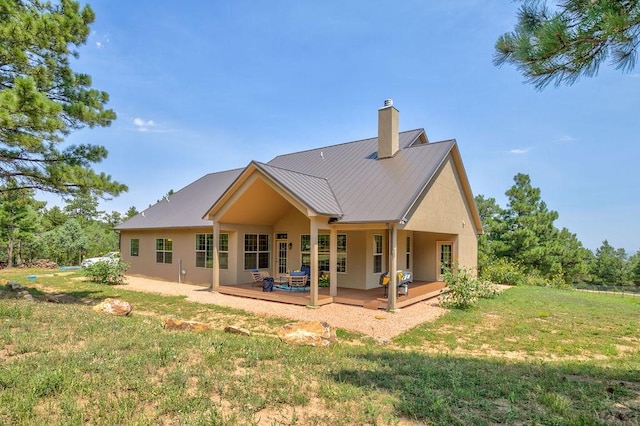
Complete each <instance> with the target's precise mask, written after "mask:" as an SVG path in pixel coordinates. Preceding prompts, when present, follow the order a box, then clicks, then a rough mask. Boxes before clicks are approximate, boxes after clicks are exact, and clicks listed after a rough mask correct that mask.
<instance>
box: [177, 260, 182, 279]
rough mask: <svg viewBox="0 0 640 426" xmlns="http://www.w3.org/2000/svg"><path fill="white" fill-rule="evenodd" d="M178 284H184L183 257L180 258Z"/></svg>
mask: <svg viewBox="0 0 640 426" xmlns="http://www.w3.org/2000/svg"><path fill="white" fill-rule="evenodd" d="M178 284H182V259H178Z"/></svg>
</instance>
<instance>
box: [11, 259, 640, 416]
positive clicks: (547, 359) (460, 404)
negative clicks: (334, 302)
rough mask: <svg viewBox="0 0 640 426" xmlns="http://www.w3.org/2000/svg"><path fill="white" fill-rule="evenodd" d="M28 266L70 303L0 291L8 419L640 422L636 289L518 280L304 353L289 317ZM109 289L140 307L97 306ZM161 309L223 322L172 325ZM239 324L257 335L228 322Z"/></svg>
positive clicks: (37, 286) (34, 287)
mask: <svg viewBox="0 0 640 426" xmlns="http://www.w3.org/2000/svg"><path fill="white" fill-rule="evenodd" d="M33 272H34V271H12V272H11V274H13V275H12V276H11V277H12V279H13V280H15V281H18V282H20V283H21V284H23V285H25V286H27V287H29V290H30V292H31V293H32V294H34V296H36V299H37V296H38V293H40V292H43V291H45V290H46V291H49V292H52V291H56V292H63V291H64V292H65V293H70V294H74V295H75V296H76V297H77V299H75V300H77V303H65V304H52V303H44V302H38V301H36V302H29V301H25V300H23V299H20V298H16V297H15V295H14V294H13V293H10V292H8V291H4V292H0V424H25V425H26V424H44V423H48V424H65V425H67V424H71V425H74V424H78V425H79V424H97V425H101V424H104V425H107V424H109V425H111V424H139V425H155V424H185V425H210V424H213V425H215V424H220V425H229V424H231V425H234V424H238V425H245V424H318V425H323V424H328V423H331V424H336V425H350V424H407V423H414V422H415V423H428V424H454V425H455V424H498V423H502V424H557V425H575V424H583V425H592V424H603V425H604V424H607V425H608V424H629V425H631V424H637V423H638V422H639V421H640V411H639V410H640V384H639V382H640V373H639V371H640V355H639V353H640V338H639V336H638V325H639V323H640V298H631V297H620V296H611V295H597V294H596V295H594V294H590V293H581V292H574V291H561V290H553V289H544V288H537V287H521V288H514V289H511V290H509V291H507V292H505V293H504V294H502V295H501V296H499V297H497V298H495V299H491V300H482V301H481V302H480V303H479V304H478V306H477V307H476V308H473V309H471V310H469V311H464V312H462V311H452V312H450V313H449V314H447V315H445V316H444V317H441V318H440V319H439V320H438V321H437V322H435V323H431V324H424V325H422V326H420V327H417V328H416V329H414V330H411V331H409V332H407V333H405V334H404V335H402V336H399V337H398V338H396V339H394V341H393V342H392V344H391V345H388V346H382V345H377V344H375V343H374V342H373V341H372V340H371V339H364V338H362V339H361V338H360V337H361V336H358V335H353V334H351V333H348V332H343V331H341V332H340V335H341V340H340V343H339V344H337V345H334V346H331V347H325V348H308V347H293V346H288V345H285V344H283V343H281V342H280V341H279V340H278V339H277V338H275V330H277V327H278V326H279V325H280V324H281V323H284V322H285V321H284V320H276V319H267V318H265V317H261V316H256V315H252V314H249V313H246V312H242V311H238V310H231V309H227V308H222V307H217V306H213V305H206V306H205V305H199V304H194V303H189V302H187V301H185V300H184V299H183V298H178V297H164V296H157V295H151V294H142V293H136V292H127V291H124V290H123V289H121V288H118V287H117V286H116V287H112V286H97V285H93V284H90V283H85V282H78V281H74V280H72V278H73V277H74V275H68V276H57V277H46V278H45V277H41V276H43V275H45V274H46V273H45V272H42V271H39V273H36V275H38V279H37V280H36V281H35V283H34V282H31V281H27V280H26V279H25V278H24V277H26V275H29V274H31V273H33ZM3 277H8V275H7V272H6V271H2V274H1V275H0V278H3ZM114 296H117V297H121V298H123V299H125V300H127V301H130V302H131V303H133V304H134V305H135V306H136V308H135V310H134V312H133V314H132V316H130V317H111V316H107V315H102V314H97V313H95V312H93V311H92V310H91V308H90V305H91V303H92V302H93V303H95V302H97V301H98V300H101V299H103V298H104V297H114ZM166 313H173V314H176V315H178V316H179V317H181V318H184V319H196V320H201V321H206V322H212V323H214V324H220V325H221V326H220V327H216V329H215V330H213V331H210V332H206V333H197V334H194V333H189V332H168V331H165V330H164V329H163V328H162V326H161V323H160V319H159V317H160V316H161V315H163V314H166ZM237 322H241V323H242V324H243V325H244V326H247V327H249V328H250V329H251V330H252V331H259V333H258V334H254V335H253V336H251V337H244V336H237V335H232V334H227V333H224V332H222V331H221V330H222V328H223V327H222V324H228V323H237ZM264 324H268V327H266V326H265V325H264Z"/></svg>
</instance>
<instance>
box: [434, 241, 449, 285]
mask: <svg viewBox="0 0 640 426" xmlns="http://www.w3.org/2000/svg"><path fill="white" fill-rule="evenodd" d="M437 244H438V247H437V249H436V253H437V256H438V258H437V259H436V261H437V265H436V270H437V271H438V273H437V277H436V280H438V281H442V275H443V274H444V272H445V271H446V270H447V269H451V267H452V266H453V242H451V241H438V243H437Z"/></svg>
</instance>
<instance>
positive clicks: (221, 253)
mask: <svg viewBox="0 0 640 426" xmlns="http://www.w3.org/2000/svg"><path fill="white" fill-rule="evenodd" d="M218 262H219V264H220V269H228V268H229V235H228V234H220V236H219V238H218ZM196 267H198V268H213V234H196Z"/></svg>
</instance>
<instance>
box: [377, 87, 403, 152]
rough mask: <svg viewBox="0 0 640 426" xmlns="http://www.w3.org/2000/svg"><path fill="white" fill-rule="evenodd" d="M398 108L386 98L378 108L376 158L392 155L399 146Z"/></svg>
mask: <svg viewBox="0 0 640 426" xmlns="http://www.w3.org/2000/svg"><path fill="white" fill-rule="evenodd" d="M399 139H400V137H399V135H398V110H397V109H396V108H395V107H394V106H393V100H391V99H386V100H385V101H384V106H383V107H382V108H380V109H379V110H378V159H381V158H389V157H393V156H394V154H395V153H396V152H398V148H399Z"/></svg>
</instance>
